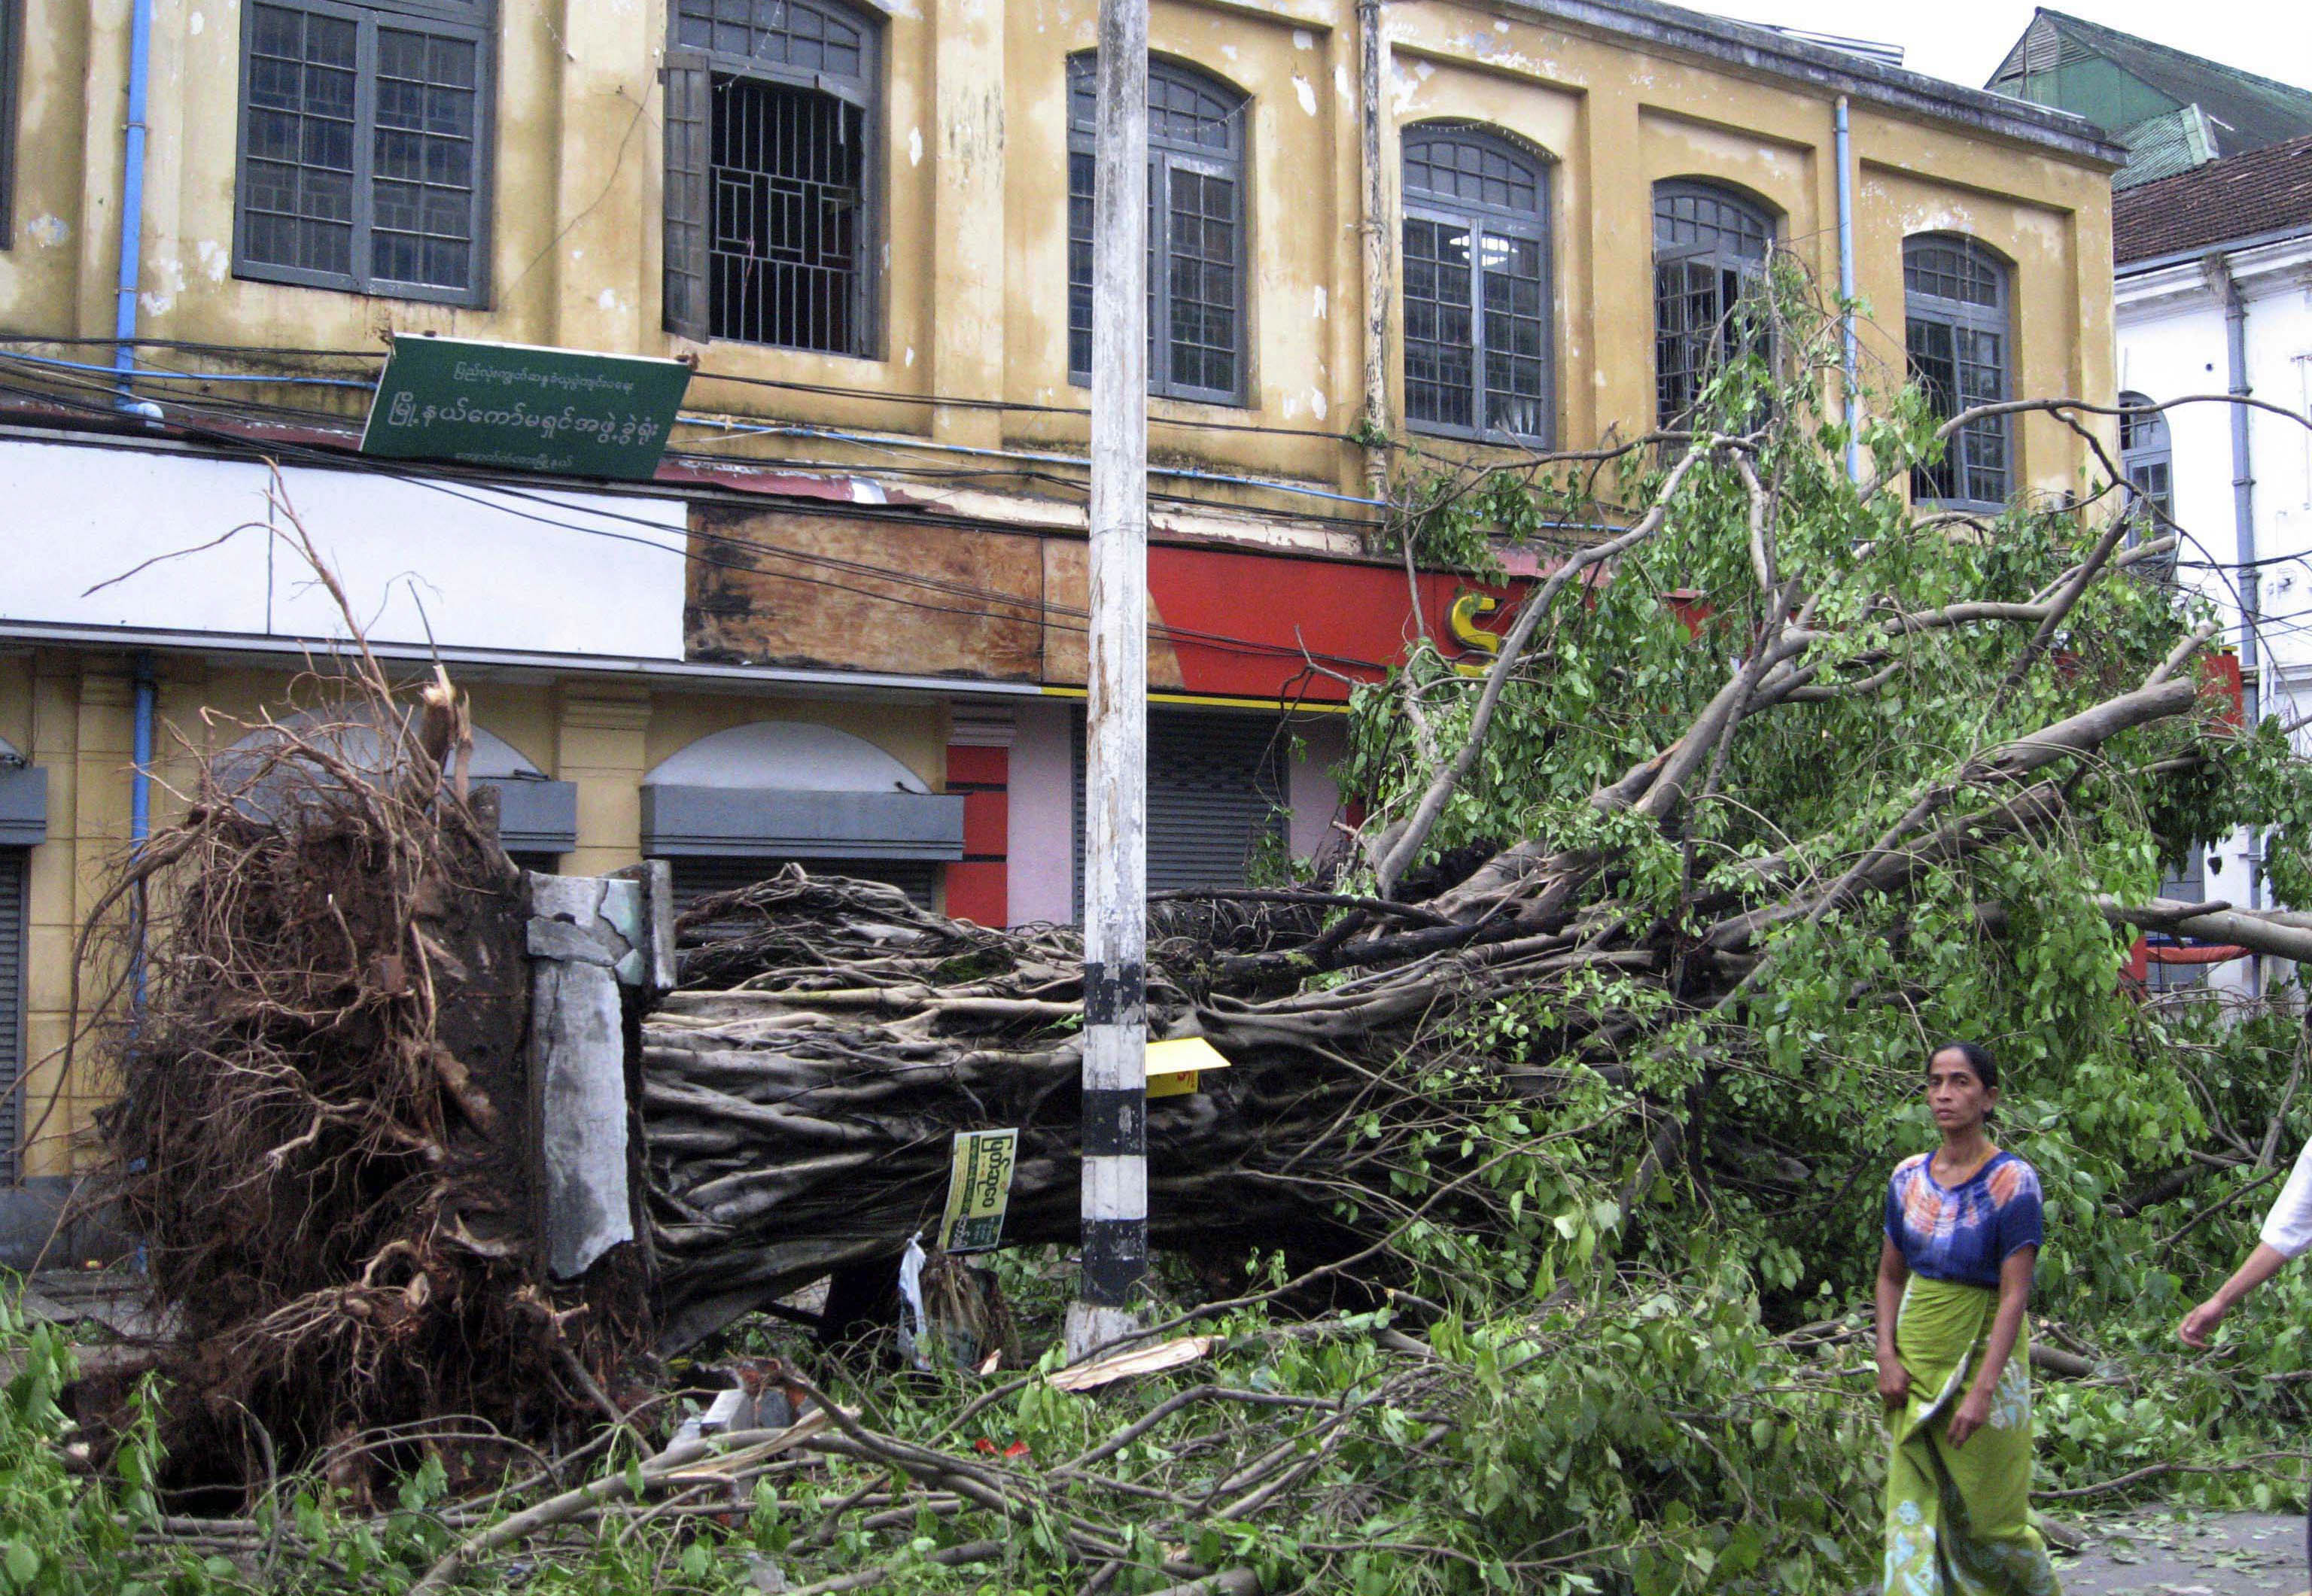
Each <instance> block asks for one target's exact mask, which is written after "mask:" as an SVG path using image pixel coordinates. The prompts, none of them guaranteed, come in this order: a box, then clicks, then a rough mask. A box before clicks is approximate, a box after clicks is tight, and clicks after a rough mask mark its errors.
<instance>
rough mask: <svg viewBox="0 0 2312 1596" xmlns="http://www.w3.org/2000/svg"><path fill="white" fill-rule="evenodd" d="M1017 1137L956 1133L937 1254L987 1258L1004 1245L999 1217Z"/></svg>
mask: <svg viewBox="0 0 2312 1596" xmlns="http://www.w3.org/2000/svg"><path fill="white" fill-rule="evenodd" d="M1019 1155H1020V1133H1019V1131H1017V1130H1016V1129H1014V1130H959V1131H958V1132H957V1133H956V1138H955V1158H954V1162H953V1163H952V1164H950V1165H949V1167H948V1177H947V1215H946V1217H944V1218H942V1219H941V1221H940V1230H939V1244H940V1251H941V1252H992V1251H994V1249H995V1248H997V1247H999V1246H1001V1245H1002V1244H1003V1212H1004V1210H1005V1209H1006V1208H1009V1207H1010V1206H1011V1169H1012V1166H1013V1165H1014V1164H1017V1163H1018V1162H1019Z"/></svg>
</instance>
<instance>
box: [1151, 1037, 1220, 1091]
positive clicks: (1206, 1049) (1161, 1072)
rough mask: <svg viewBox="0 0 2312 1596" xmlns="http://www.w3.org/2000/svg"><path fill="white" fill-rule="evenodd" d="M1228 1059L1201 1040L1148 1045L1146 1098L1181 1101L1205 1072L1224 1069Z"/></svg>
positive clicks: (1208, 1043) (1189, 1038) (1185, 1038)
mask: <svg viewBox="0 0 2312 1596" xmlns="http://www.w3.org/2000/svg"><path fill="white" fill-rule="evenodd" d="M1228 1067H1229V1061H1228V1056H1227V1055H1226V1054H1225V1053H1223V1052H1222V1051H1221V1050H1220V1049H1218V1048H1216V1047H1214V1046H1213V1044H1212V1043H1211V1042H1206V1041H1205V1040H1204V1038H1203V1037H1201V1036H1183V1037H1180V1038H1178V1040H1177V1041H1173V1042H1150V1043H1149V1044H1148V1095H1150V1096H1151V1097H1185V1096H1187V1095H1188V1094H1189V1093H1191V1092H1194V1091H1195V1090H1197V1089H1198V1088H1197V1086H1196V1077H1198V1076H1200V1075H1202V1074H1203V1073H1204V1071H1205V1070H1207V1069H1226V1068H1228Z"/></svg>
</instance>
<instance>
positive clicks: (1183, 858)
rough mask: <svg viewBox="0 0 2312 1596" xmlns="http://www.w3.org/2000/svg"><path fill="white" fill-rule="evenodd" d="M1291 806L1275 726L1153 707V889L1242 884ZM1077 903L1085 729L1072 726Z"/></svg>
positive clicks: (1079, 901) (1079, 907) (1255, 718)
mask: <svg viewBox="0 0 2312 1596" xmlns="http://www.w3.org/2000/svg"><path fill="white" fill-rule="evenodd" d="M1285 809H1286V799H1285V772H1284V739H1283V737H1282V736H1280V735H1279V732H1278V728H1277V724H1276V721H1275V720H1274V718H1273V717H1269V716H1261V715H1230V714H1226V713H1212V712H1198V711H1193V710H1169V709H1159V708H1153V707H1152V708H1151V709H1150V710H1149V711H1148V890H1149V891H1150V892H1152V893H1159V892H1178V891H1182V890H1184V889H1187V888H1189V887H1197V886H1242V885H1245V881H1246V875H1247V871H1248V868H1249V866H1250V864H1251V862H1252V859H1253V856H1254V854H1255V853H1256V852H1257V850H1259V849H1261V848H1264V847H1266V846H1269V845H1271V843H1272V842H1273V841H1274V838H1275V837H1276V836H1277V834H1278V833H1279V832H1280V830H1281V829H1282V827H1283V819H1284V815H1285ZM1075 831H1076V835H1075V876H1076V887H1075V903H1076V914H1077V916H1078V918H1082V914H1083V876H1084V872H1083V847H1084V727H1083V721H1082V719H1081V718H1079V719H1078V720H1077V721H1076V725H1075Z"/></svg>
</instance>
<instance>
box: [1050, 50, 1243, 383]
mask: <svg viewBox="0 0 2312 1596" xmlns="http://www.w3.org/2000/svg"><path fill="white" fill-rule="evenodd" d="M1093 77H1094V72H1093V58H1092V57H1091V56H1090V55H1089V54H1085V55H1080V56H1073V57H1070V58H1069V60H1068V376H1069V379H1070V380H1071V381H1073V382H1076V383H1078V384H1081V385H1082V386H1085V387H1089V386H1090V383H1091V215H1092V207H1091V200H1092V194H1091V190H1092V171H1093V162H1092V119H1093V109H1094V103H1095V94H1094V88H1093ZM1246 103H1247V102H1246V100H1245V98H1244V96H1243V95H1241V94H1239V93H1238V92H1236V91H1235V90H1233V89H1231V88H1230V87H1228V86H1227V85H1226V84H1224V83H1220V82H1219V81H1217V80H1216V79H1213V78H1208V77H1206V76H1204V74H1202V73H1199V72H1195V71H1193V70H1191V69H1190V68H1188V67H1186V66H1182V65H1178V64H1177V63H1175V62H1170V61H1160V60H1151V61H1150V62H1149V63H1148V391H1149V392H1150V393H1152V394H1160V395H1164V396H1167V397H1171V398H1177V399H1203V400H1205V401H1207V402H1208V403H1211V404H1215V405H1240V404H1242V403H1243V402H1244V394H1245V387H1246V384H1245V374H1246V366H1247V364H1248V362H1247V360H1246V355H1245V317H1244V257H1245V229H1244V109H1245V106H1246Z"/></svg>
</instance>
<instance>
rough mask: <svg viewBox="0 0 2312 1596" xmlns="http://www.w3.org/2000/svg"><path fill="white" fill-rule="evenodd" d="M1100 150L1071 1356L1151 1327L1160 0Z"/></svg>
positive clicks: (1129, 1)
mask: <svg viewBox="0 0 2312 1596" xmlns="http://www.w3.org/2000/svg"><path fill="white" fill-rule="evenodd" d="M1097 120H1098V126H1097V129H1096V132H1095V135H1094V142H1093V145H1092V151H1093V154H1092V159H1093V162H1094V170H1095V172H1096V176H1095V178H1094V180H1093V187H1092V212H1091V214H1092V241H1091V595H1090V597H1091V658H1090V671H1089V674H1088V676H1087V679H1086V682H1085V687H1086V699H1087V703H1086V706H1085V709H1086V714H1087V716H1088V717H1089V721H1088V725H1087V728H1086V732H1085V737H1084V1027H1083V1273H1082V1278H1081V1279H1080V1280H1079V1282H1078V1285H1077V1287H1076V1300H1075V1301H1074V1302H1073V1303H1071V1304H1069V1305H1068V1321H1067V1338H1066V1339H1067V1353H1068V1356H1069V1358H1070V1359H1071V1360H1073V1359H1075V1358H1080V1357H1082V1356H1084V1355H1085V1354H1086V1353H1087V1352H1090V1350H1091V1349H1092V1348H1094V1347H1099V1346H1100V1345H1102V1344H1104V1343H1106V1342H1109V1341H1113V1340H1117V1339H1119V1338H1121V1337H1124V1336H1127V1335H1130V1334H1131V1333H1132V1332H1133V1331H1134V1330H1137V1329H1138V1328H1139V1319H1138V1317H1137V1315H1136V1313H1134V1306H1133V1304H1134V1300H1135V1299H1136V1298H1137V1297H1138V1295H1139V1292H1140V1278H1141V1277H1142V1276H1143V1274H1145V1273H1146V1272H1147V1269H1148V1073H1147V1046H1148V1001H1147V985H1148V981H1147V977H1148V966H1147V948H1148V824H1147V823H1148V253H1147V251H1148V0H1100V7H1099V81H1098V110H1097Z"/></svg>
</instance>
